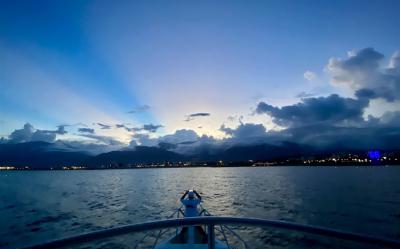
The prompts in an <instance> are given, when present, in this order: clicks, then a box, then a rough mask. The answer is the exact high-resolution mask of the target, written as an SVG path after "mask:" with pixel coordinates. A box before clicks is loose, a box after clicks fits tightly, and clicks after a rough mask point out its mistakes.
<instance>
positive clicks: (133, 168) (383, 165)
mask: <svg viewBox="0 0 400 249" xmlns="http://www.w3.org/2000/svg"><path fill="white" fill-rule="evenodd" d="M399 166H400V164H364V165H363V164H358V165H356V164H355V165H318V164H315V165H294V164H292V165H260V166H246V165H228V166H214V165H198V166H196V165H193V166H184V167H182V166H151V167H150V166H149V167H119V168H101V167H94V168H89V167H88V168H74V169H72V168H68V169H65V168H13V169H0V172H1V171H77V170H81V171H90V170H119V169H132V170H135V169H139V170H140V169H185V168H274V167H302V168H311V167H325V168H327V167H329V168H347V167H360V168H362V167H368V168H370V167H399Z"/></svg>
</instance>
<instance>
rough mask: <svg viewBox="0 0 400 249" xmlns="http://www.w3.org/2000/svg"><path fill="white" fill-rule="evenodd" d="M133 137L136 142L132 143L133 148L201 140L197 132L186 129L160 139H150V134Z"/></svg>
mask: <svg viewBox="0 0 400 249" xmlns="http://www.w3.org/2000/svg"><path fill="white" fill-rule="evenodd" d="M132 137H133V141H134V142H133V143H132V145H133V146H136V145H137V144H140V145H143V146H157V145H159V144H160V143H164V144H173V145H178V144H184V143H192V142H196V141H198V139H199V136H198V135H197V133H196V132H195V131H193V130H186V129H182V130H177V131H175V133H173V134H169V135H165V136H161V137H158V138H150V136H149V134H135V135H133V136H132Z"/></svg>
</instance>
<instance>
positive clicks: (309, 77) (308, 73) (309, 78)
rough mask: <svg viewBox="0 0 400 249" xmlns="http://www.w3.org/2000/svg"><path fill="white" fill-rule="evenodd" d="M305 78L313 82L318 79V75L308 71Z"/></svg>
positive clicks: (304, 75)
mask: <svg viewBox="0 0 400 249" xmlns="http://www.w3.org/2000/svg"><path fill="white" fill-rule="evenodd" d="M303 77H304V79H306V80H308V81H310V82H312V81H314V80H315V79H316V78H317V75H316V74H315V73H314V72H311V71H309V70H307V71H305V72H304V74H303Z"/></svg>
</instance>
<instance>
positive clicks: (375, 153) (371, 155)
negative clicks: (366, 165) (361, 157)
mask: <svg viewBox="0 0 400 249" xmlns="http://www.w3.org/2000/svg"><path fill="white" fill-rule="evenodd" d="M368 156H369V159H371V160H379V159H380V158H381V153H380V152H379V151H377V150H371V151H368Z"/></svg>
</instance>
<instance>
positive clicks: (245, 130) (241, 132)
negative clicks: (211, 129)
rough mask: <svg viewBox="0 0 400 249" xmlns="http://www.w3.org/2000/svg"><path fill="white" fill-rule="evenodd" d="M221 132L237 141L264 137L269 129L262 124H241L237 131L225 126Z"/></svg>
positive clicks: (221, 128)
mask: <svg viewBox="0 0 400 249" xmlns="http://www.w3.org/2000/svg"><path fill="white" fill-rule="evenodd" d="M220 131H222V132H224V133H225V134H227V135H229V136H231V137H232V138H236V139H247V138H252V137H264V136H265V135H266V131H267V129H266V128H265V127H264V126H263V125H262V124H252V123H247V124H243V123H241V124H240V125H239V126H238V127H236V128H235V129H232V128H227V127H226V126H225V125H222V126H221V127H220Z"/></svg>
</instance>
